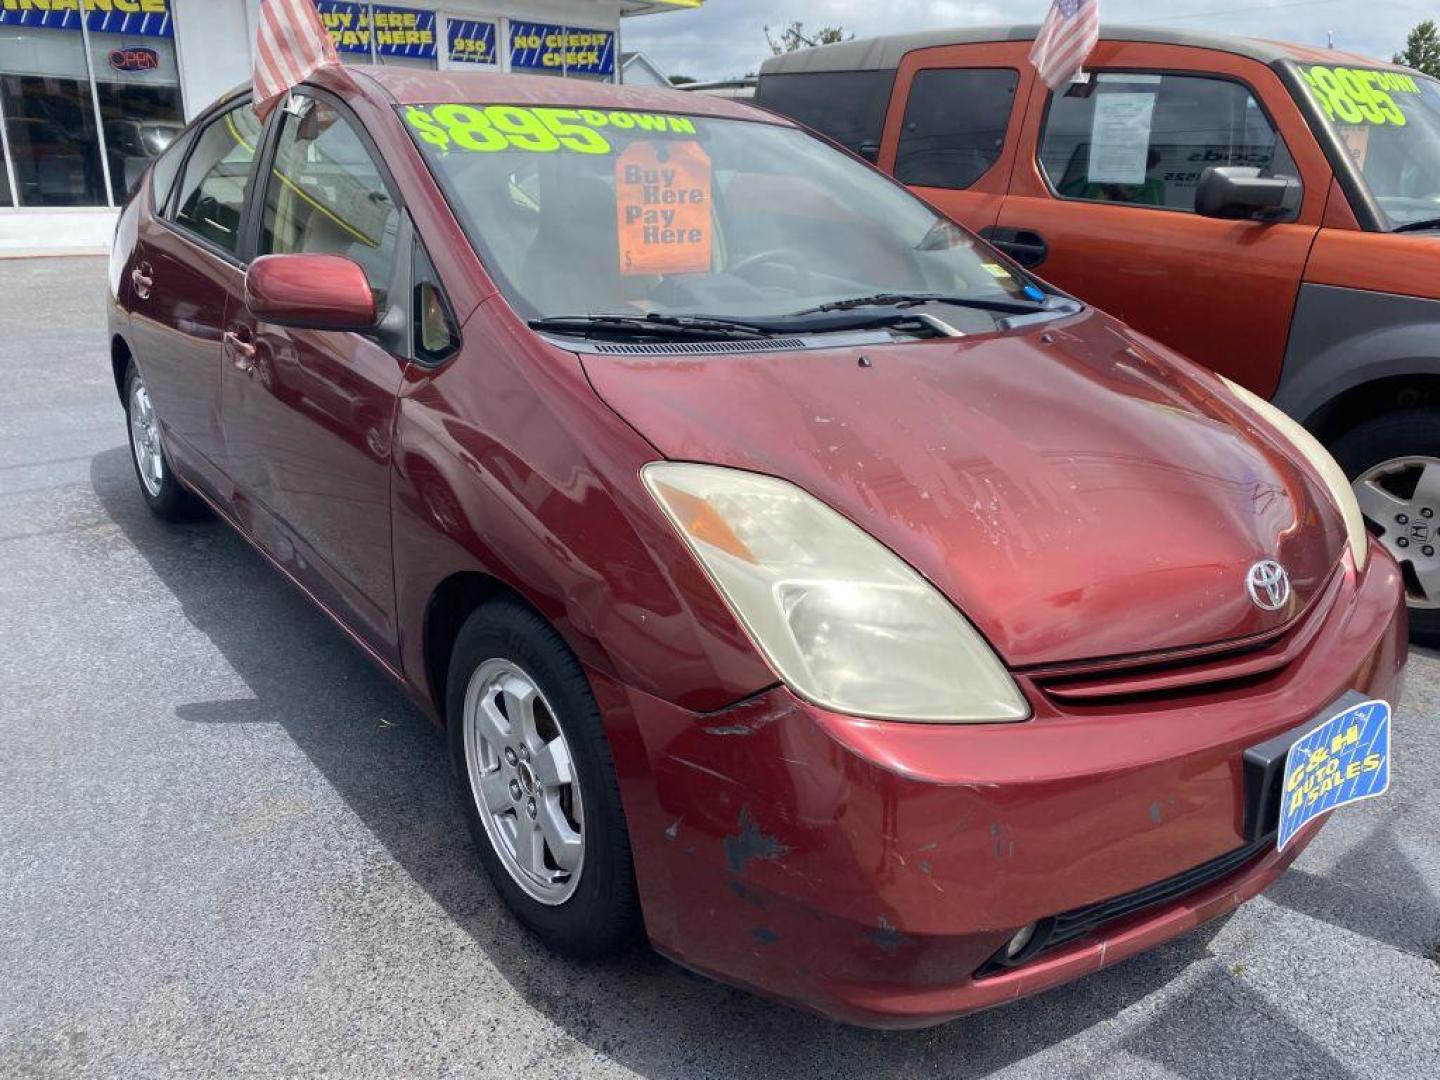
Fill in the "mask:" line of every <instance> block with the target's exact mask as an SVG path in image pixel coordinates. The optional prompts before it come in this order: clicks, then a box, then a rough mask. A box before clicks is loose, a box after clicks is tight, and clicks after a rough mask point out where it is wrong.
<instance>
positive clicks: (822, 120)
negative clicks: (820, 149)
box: [755, 70, 895, 153]
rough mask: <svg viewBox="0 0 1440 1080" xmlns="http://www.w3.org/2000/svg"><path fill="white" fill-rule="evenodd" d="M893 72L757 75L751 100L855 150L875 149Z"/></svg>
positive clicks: (893, 76)
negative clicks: (756, 82)
mask: <svg viewBox="0 0 1440 1080" xmlns="http://www.w3.org/2000/svg"><path fill="white" fill-rule="evenodd" d="M894 85H895V72H894V70H889V71H816V72H803V73H797V74H781V75H761V76H760V83H759V85H758V86H757V87H756V88H755V103H756V104H757V105H764V106H765V107H766V108H767V109H774V110H775V111H776V112H778V113H780V114H781V115H783V116H788V117H790V119H792V120H798V121H799V122H800V123H802V124H804V125H805V126H807V127H812V128H814V129H815V130H816V131H818V132H820V133H821V134H823V135H828V136H830V138H832V139H834V140H835V141H836V142H838V143H839V144H840V145H841V146H844V147H847V148H848V149H850V150H853V151H855V152H856V153H859V152H860V151H861V150H862V148H865V147H869V148H871V152H872V153H873V152H874V151H875V150H878V149H879V147H880V132H881V131H882V130H883V129H884V127H885V109H886V108H887V107H888V106H889V104H890V89H891V87H892V86H894Z"/></svg>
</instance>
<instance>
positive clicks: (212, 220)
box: [175, 104, 260, 252]
mask: <svg viewBox="0 0 1440 1080" xmlns="http://www.w3.org/2000/svg"><path fill="white" fill-rule="evenodd" d="M259 144H260V121H259V120H258V119H257V118H256V116H255V114H254V113H253V112H251V111H250V106H249V105H248V104H246V105H241V106H238V107H237V108H234V109H231V110H230V111H229V112H226V113H222V114H221V115H220V116H218V117H216V118H215V119H214V120H212V121H210V123H208V124H206V125H205V127H203V128H201V129H200V134H199V135H198V136H197V137H196V139H195V149H194V150H193V151H191V154H190V159H189V160H188V161H187V162H186V163H185V173H184V175H183V176H182V177H181V178H180V198H179V202H178V204H177V209H176V211H175V223H176V224H177V225H183V226H184V227H185V228H187V229H189V230H190V231H191V232H193V233H195V235H197V236H199V237H201V238H202V239H204V240H208V241H210V243H212V244H214V245H215V246H216V247H218V248H222V249H224V250H225V251H230V252H233V251H235V250H237V249H238V248H239V246H240V212H241V210H242V209H244V206H245V185H246V183H247V182H248V181H249V179H250V164H251V162H253V161H254V160H255V147H256V146H258V145H259Z"/></svg>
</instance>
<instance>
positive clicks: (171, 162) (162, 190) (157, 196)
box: [150, 134, 190, 213]
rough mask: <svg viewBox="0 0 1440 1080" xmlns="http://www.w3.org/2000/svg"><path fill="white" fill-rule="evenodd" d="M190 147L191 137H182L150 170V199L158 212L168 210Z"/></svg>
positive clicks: (166, 150)
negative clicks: (171, 192)
mask: <svg viewBox="0 0 1440 1080" xmlns="http://www.w3.org/2000/svg"><path fill="white" fill-rule="evenodd" d="M189 145H190V137H189V135H188V134H186V135H181V136H180V137H179V138H177V139H176V140H175V141H174V142H173V143H171V144H170V145H169V146H167V147H166V148H165V149H164V150H163V151H162V152H161V154H160V156H159V157H157V158H156V159H155V164H154V165H153V166H151V168H150V197H151V199H152V200H154V203H155V209H156V211H157V212H161V213H163V212H164V211H165V210H166V209H168V203H169V200H170V189H171V188H173V187H174V186H175V177H176V176H178V175H179V173H180V165H181V163H182V162H184V160H185V150H186V148H187V147H188V146H189Z"/></svg>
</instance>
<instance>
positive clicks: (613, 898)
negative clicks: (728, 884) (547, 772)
mask: <svg viewBox="0 0 1440 1080" xmlns="http://www.w3.org/2000/svg"><path fill="white" fill-rule="evenodd" d="M493 659H499V660H505V661H509V662H510V663H512V664H514V665H515V666H516V667H518V668H521V669H523V671H524V673H525V674H526V675H527V676H529V678H530V679H531V680H532V681H533V682H534V684H535V685H536V687H538V689H539V691H540V693H541V694H542V695H543V696H544V698H545V700H546V701H547V702H548V703H549V705H550V710H549V714H550V715H553V719H554V721H555V722H556V723H557V724H558V725H559V728H560V730H561V732H562V733H563V735H564V738H565V742H566V743H567V744H568V746H569V749H570V758H571V761H572V762H573V765H574V775H575V777H576V780H577V782H578V784H579V787H580V795H581V797H582V799H583V803H584V825H583V838H584V856H583V861H582V864H581V870H580V872H579V880H578V883H577V884H576V885H575V887H574V892H573V893H572V894H571V895H570V896H569V898H568V899H566V900H564V901H563V902H562V903H559V904H547V903H542V902H540V901H539V900H536V899H535V898H533V897H532V896H531V895H529V894H528V893H527V892H526V891H525V889H523V888H522V887H521V886H520V885H519V883H518V882H517V881H516V880H515V878H514V877H512V876H511V871H510V870H509V869H508V868H507V865H506V863H505V861H504V860H503V858H502V856H501V854H500V853H499V852H497V850H496V848H495V844H494V842H492V840H491V838H490V836H489V834H488V833H487V831H486V828H485V823H484V822H483V821H482V819H481V814H482V813H486V811H484V810H483V808H482V807H481V806H480V805H479V800H478V799H477V797H476V795H475V793H474V789H473V787H472V784H471V776H470V765H469V761H468V758H467V754H466V747H465V732H464V727H465V700H466V692H467V690H468V688H469V685H470V681H471V679H472V677H473V676H474V675H475V673H476V672H477V671H478V670H479V669H480V667H481V665H483V664H485V663H486V662H487V661H490V660H493ZM447 683H448V685H447V687H446V709H445V715H446V724H447V729H448V734H449V739H450V750H451V758H452V762H453V764H454V767H455V774H456V777H457V779H458V780H459V788H460V798H461V803H462V805H463V807H464V810H465V820H466V823H467V824H468V825H469V827H470V835H471V837H472V838H473V839H474V841H475V846H476V848H477V850H478V851H479V854H480V861H481V862H482V863H483V864H484V866H485V870H486V872H487V873H488V874H489V875H490V880H491V881H492V882H494V885H495V889H496V891H497V892H499V894H500V896H501V897H502V898H503V899H504V901H505V903H506V905H507V906H509V908H510V910H511V911H512V912H514V914H515V916H516V917H517V918H518V919H519V920H520V921H521V922H522V923H524V924H525V926H527V927H528V928H529V929H530V930H531V931H532V932H533V933H534V934H535V935H536V936H537V937H539V938H540V939H541V940H542V941H543V942H544V943H545V944H546V945H547V946H549V947H550V948H551V949H554V950H555V951H556V952H559V953H563V954H565V955H568V956H574V957H582V958H590V957H599V956H606V955H613V954H615V953H618V952H621V951H623V950H624V949H626V948H627V947H629V946H631V945H633V944H634V943H635V942H636V941H638V940H639V939H640V938H641V936H642V933H643V924H642V920H641V914H640V902H639V897H638V894H637V892H636V888H635V870H634V863H633V861H632V859H631V854H630V834H629V832H628V831H627V829H626V825H625V813H624V810H623V809H622V807H621V804H620V786H619V782H618V780H617V779H616V775H615V765H614V762H613V760H612V759H611V756H610V746H609V742H608V741H607V740H606V738H605V731H604V728H603V727H602V724H601V720H600V709H599V706H598V705H597V704H596V701H595V696H594V694H593V693H592V692H591V690H590V684H589V681H588V680H587V679H586V678H585V673H584V670H583V669H582V668H581V666H580V663H579V661H578V660H577V659H576V658H575V655H574V654H573V653H572V652H571V651H570V649H569V647H568V646H567V645H566V644H565V642H564V640H563V639H562V638H561V637H560V635H559V634H558V633H556V632H555V629H554V628H553V627H551V626H550V624H549V623H547V622H546V621H545V620H544V619H542V618H541V617H540V616H539V615H537V614H536V613H535V612H533V611H531V610H530V609H529V608H526V607H524V606H522V605H520V604H518V603H514V602H510V601H504V600H502V601H495V602H492V603H489V604H486V605H485V606H483V607H481V608H478V609H477V610H476V611H475V612H474V613H473V614H472V615H471V616H470V618H469V619H468V620H466V622H465V625H464V626H463V627H462V628H461V630H460V634H459V636H458V637H457V638H456V641H455V647H454V649H453V651H452V653H451V660H450V669H449V676H448V680H447Z"/></svg>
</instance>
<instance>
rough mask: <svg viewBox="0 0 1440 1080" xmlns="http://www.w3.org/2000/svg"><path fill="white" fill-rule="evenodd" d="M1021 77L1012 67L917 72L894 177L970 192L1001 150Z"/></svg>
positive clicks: (907, 182)
mask: <svg viewBox="0 0 1440 1080" xmlns="http://www.w3.org/2000/svg"><path fill="white" fill-rule="evenodd" d="M1019 85H1020V73H1019V72H1018V71H1015V70H1014V69H1011V68H992V69H981V68H970V69H967V68H952V69H936V70H932V71H921V72H917V73H916V75H915V79H914V81H913V82H911V84H910V99H909V101H907V102H906V103H905V122H904V124H902V125H901V128H900V149H899V152H898V153H897V154H896V156H895V179H897V180H899V181H900V182H901V183H902V184H916V185H918V186H922V187H942V188H968V187H969V186H970V185H971V184H973V183H975V181H976V180H979V179H980V177H982V176H984V175H985V174H986V173H987V172H989V171H990V168H991V166H993V165H994V164H995V162H997V161H999V160H1000V152H1001V151H1002V150H1004V149H1005V132H1006V129H1007V128H1009V126H1010V114H1011V112H1012V111H1014V107H1015V89H1016V87H1018V86H1019Z"/></svg>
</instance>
